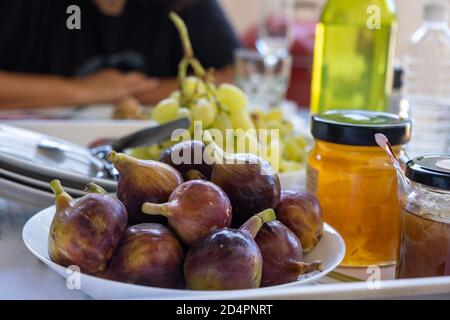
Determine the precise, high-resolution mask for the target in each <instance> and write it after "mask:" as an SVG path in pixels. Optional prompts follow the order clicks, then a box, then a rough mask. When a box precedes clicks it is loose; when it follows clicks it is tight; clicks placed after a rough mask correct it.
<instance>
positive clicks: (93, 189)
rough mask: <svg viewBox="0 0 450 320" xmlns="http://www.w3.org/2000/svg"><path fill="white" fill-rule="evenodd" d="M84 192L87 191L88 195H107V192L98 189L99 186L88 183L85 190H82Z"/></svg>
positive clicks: (100, 188)
mask: <svg viewBox="0 0 450 320" xmlns="http://www.w3.org/2000/svg"><path fill="white" fill-rule="evenodd" d="M84 191H87V192H89V193H97V194H104V195H107V194H108V192H107V191H106V190H105V189H103V188H102V187H100V186H99V185H96V184H95V183H92V182H89V183H88V184H87V185H86V188H84Z"/></svg>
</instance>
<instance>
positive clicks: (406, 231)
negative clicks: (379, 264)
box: [397, 156, 450, 278]
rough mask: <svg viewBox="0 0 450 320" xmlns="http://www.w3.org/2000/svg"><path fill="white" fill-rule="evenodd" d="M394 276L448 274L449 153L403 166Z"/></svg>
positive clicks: (449, 250) (449, 256)
mask: <svg viewBox="0 0 450 320" xmlns="http://www.w3.org/2000/svg"><path fill="white" fill-rule="evenodd" d="M406 177H407V180H405V179H404V180H403V181H404V183H405V185H400V191H401V193H400V194H401V196H402V203H403V207H404V208H403V214H402V237H401V242H400V253H399V255H398V264H397V278H416V277H434V276H449V275H450V156H426V157H419V158H416V159H414V160H411V161H410V162H408V163H407V165H406Z"/></svg>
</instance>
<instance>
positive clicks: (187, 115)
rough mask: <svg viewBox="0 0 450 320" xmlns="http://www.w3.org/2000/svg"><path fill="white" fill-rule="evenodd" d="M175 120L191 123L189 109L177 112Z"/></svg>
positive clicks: (181, 109)
mask: <svg viewBox="0 0 450 320" xmlns="http://www.w3.org/2000/svg"><path fill="white" fill-rule="evenodd" d="M177 118H178V119H180V118H186V119H189V120H190V121H192V112H191V110H189V108H180V109H179V110H178V114H177Z"/></svg>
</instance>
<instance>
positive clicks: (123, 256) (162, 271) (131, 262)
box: [102, 223, 184, 289]
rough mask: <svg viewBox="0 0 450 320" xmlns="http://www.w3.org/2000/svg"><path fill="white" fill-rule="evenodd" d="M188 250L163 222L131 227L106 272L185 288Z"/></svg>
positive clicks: (141, 282)
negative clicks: (184, 274)
mask: <svg viewBox="0 0 450 320" xmlns="http://www.w3.org/2000/svg"><path fill="white" fill-rule="evenodd" d="M183 258H184V252H183V249H182V247H181V244H180V243H179V241H178V240H177V238H176V237H175V235H174V234H173V233H172V232H170V231H169V229H167V228H166V227H164V226H163V225H160V224H157V223H144V224H138V225H135V226H132V227H129V228H128V229H127V230H126V231H125V235H124V237H123V240H122V242H121V244H120V246H119V248H118V249H117V252H116V253H115V255H114V257H113V258H112V259H111V262H110V264H109V265H108V269H107V270H106V272H105V273H104V274H103V275H102V276H105V277H106V278H109V279H112V280H116V281H121V282H127V283H132V284H138V285H144V286H151V287H158V288H173V289H182V288H184V281H183V276H182V267H183Z"/></svg>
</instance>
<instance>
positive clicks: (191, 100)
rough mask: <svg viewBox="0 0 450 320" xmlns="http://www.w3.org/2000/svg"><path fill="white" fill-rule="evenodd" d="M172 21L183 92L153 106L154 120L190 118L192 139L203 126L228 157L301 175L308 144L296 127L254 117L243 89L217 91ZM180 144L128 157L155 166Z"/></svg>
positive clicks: (273, 114)
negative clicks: (247, 156)
mask: <svg viewBox="0 0 450 320" xmlns="http://www.w3.org/2000/svg"><path fill="white" fill-rule="evenodd" d="M170 18H171V19H172V21H173V22H174V24H175V26H176V27H177V29H178V31H179V33H180V38H181V42H182V45H183V50H184V58H183V59H182V61H181V62H180V64H179V71H178V79H179V84H180V87H179V90H177V91H175V92H173V93H172V94H171V95H170V96H169V97H168V98H166V99H164V100H162V101H161V102H159V103H158V104H157V105H156V106H155V108H154V109H153V111H152V118H153V120H155V121H156V122H157V123H159V124H164V123H168V122H171V121H174V120H177V119H179V118H188V119H189V120H190V121H191V127H190V130H189V131H190V135H191V138H192V139H193V138H194V137H195V136H194V135H193V133H194V129H197V128H195V127H194V126H195V125H196V123H197V124H201V129H202V130H210V129H216V130H215V131H216V133H217V132H219V133H221V138H222V139H221V141H216V143H217V144H219V146H221V147H222V148H223V149H224V150H225V151H227V152H234V153H253V154H255V155H258V156H262V157H264V158H266V159H267V160H268V161H269V162H270V163H271V164H272V166H273V167H274V168H275V169H276V170H278V171H281V172H284V171H293V170H297V169H300V168H301V166H302V162H303V160H304V149H305V148H304V147H305V145H306V143H305V141H303V140H302V138H301V137H297V136H295V135H294V134H293V127H292V123H290V122H288V121H286V120H284V119H283V114H282V112H281V110H280V109H273V110H271V111H269V112H268V113H262V112H255V113H250V111H249V110H248V98H247V95H246V94H245V93H244V92H243V91H242V90H241V89H239V88H238V87H236V86H234V85H232V84H228V83H225V84H221V85H219V86H216V85H215V83H214V81H213V77H212V73H211V72H208V71H206V70H205V69H204V68H203V66H202V65H201V63H200V62H199V61H198V60H197V59H196V58H195V55H194V51H193V48H192V44H191V42H190V39H189V34H188V31H187V28H186V25H185V24H184V22H183V21H182V20H181V18H180V17H179V16H177V15H176V14H174V13H171V15H170ZM189 68H192V70H193V73H194V75H193V76H187V72H188V69H189ZM230 129H231V130H230ZM260 129H273V130H272V131H276V133H277V134H276V135H267V134H265V133H264V132H263V131H260ZM212 131H214V130H210V132H212ZM176 142H177V141H167V142H164V143H162V144H160V145H155V146H152V147H150V148H140V149H134V150H130V152H131V154H132V155H133V156H135V157H137V158H141V159H152V160H156V159H158V158H159V155H160V154H161V153H162V152H163V151H164V150H165V149H166V148H169V147H170V146H172V145H173V144H175V143H176Z"/></svg>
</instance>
